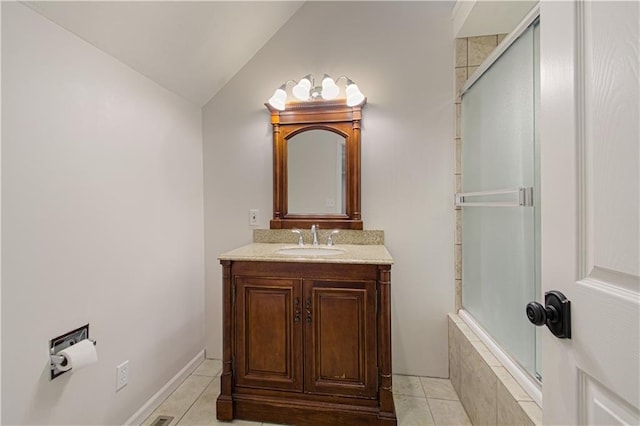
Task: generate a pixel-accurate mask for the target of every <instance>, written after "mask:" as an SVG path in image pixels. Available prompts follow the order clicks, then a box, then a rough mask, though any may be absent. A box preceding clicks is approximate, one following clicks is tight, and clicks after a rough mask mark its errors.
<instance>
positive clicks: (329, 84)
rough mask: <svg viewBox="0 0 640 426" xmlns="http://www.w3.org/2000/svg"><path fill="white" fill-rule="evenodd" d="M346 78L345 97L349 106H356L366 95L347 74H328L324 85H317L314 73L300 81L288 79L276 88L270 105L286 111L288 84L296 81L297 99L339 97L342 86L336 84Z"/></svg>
mask: <svg viewBox="0 0 640 426" xmlns="http://www.w3.org/2000/svg"><path fill="white" fill-rule="evenodd" d="M343 78H344V79H345V80H346V88H345V97H346V100H347V106H350V107H351V106H356V105H359V104H361V103H362V101H364V99H365V96H364V95H363V94H362V92H361V91H360V89H359V88H358V85H357V84H355V83H354V82H353V80H351V79H350V78H348V77H346V76H344V75H343V76H340V77H338V78H337V79H335V80H334V79H333V78H331V77H330V76H329V75H328V74H325V75H324V77H322V85H321V86H315V79H314V78H313V75H311V74H307V75H305V76H304V77H302V78H301V79H300V81H295V80H287V81H285V82H284V83H282V85H281V86H280V87H278V88H277V89H276V91H275V92H274V93H273V96H271V98H269V101H268V102H269V105H271V106H272V107H274V108H275V109H277V110H279V111H284V109H285V103H286V101H287V84H289V83H295V86H293V89H291V93H292V94H293V96H294V97H295V98H296V99H299V100H301V101H314V100H316V99H324V100H331V99H335V98H337V97H338V95H339V94H340V88H339V87H338V85H337V84H336V82H337V81H340V79H343Z"/></svg>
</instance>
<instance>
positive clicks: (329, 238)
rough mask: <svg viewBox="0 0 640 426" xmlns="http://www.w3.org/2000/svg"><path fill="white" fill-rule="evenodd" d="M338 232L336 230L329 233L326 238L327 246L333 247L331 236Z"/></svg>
mask: <svg viewBox="0 0 640 426" xmlns="http://www.w3.org/2000/svg"><path fill="white" fill-rule="evenodd" d="M338 232H340V231H338V230H337V229H336V230H333V231H331V234H329V237H328V238H327V245H328V246H332V245H333V236H334V235H336V234H337V233H338Z"/></svg>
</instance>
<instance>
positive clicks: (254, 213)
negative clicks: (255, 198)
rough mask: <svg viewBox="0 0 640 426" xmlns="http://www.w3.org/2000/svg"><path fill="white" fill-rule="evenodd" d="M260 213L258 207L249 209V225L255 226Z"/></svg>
mask: <svg viewBox="0 0 640 426" xmlns="http://www.w3.org/2000/svg"><path fill="white" fill-rule="evenodd" d="M259 213H260V210H258V209H251V210H249V225H250V226H255V225H257V224H258V219H259V217H258V214H259Z"/></svg>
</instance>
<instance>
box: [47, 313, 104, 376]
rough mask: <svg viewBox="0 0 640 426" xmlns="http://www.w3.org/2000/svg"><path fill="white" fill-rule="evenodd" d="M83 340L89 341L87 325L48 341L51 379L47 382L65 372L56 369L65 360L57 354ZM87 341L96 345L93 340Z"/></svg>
mask: <svg viewBox="0 0 640 426" xmlns="http://www.w3.org/2000/svg"><path fill="white" fill-rule="evenodd" d="M84 339H89V324H86V325H83V326H82V327H80V328H76V329H75V330H72V331H70V332H68V333H65V334H63V335H61V336H58V337H55V338H53V339H51V340H49V363H50V368H51V377H50V379H49V380H53V379H55V378H56V377H58V376H59V375H61V374H63V373H66V371H62V370H60V369H59V368H58V365H60V364H63V363H64V362H66V358H65V357H64V356H62V355H57V353H59V352H60V351H63V350H65V349H66V348H68V347H69V346H72V345H75V344H76V343H78V342H81V341H82V340H84ZM89 340H90V341H91V342H93V344H94V345H95V344H96V343H97V342H96V341H95V340H92V339H89Z"/></svg>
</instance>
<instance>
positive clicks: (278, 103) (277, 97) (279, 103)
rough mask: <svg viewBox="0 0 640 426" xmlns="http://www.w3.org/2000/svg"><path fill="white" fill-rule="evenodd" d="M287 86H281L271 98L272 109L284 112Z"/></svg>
mask: <svg viewBox="0 0 640 426" xmlns="http://www.w3.org/2000/svg"><path fill="white" fill-rule="evenodd" d="M283 87H286V86H284V85H283V86H280V87H279V88H277V89H276V91H275V92H273V96H271V98H269V101H268V102H269V105H271V106H272V107H274V108H275V109H277V110H279V111H284V103H285V102H286V100H287V92H285V91H284V88H283Z"/></svg>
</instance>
